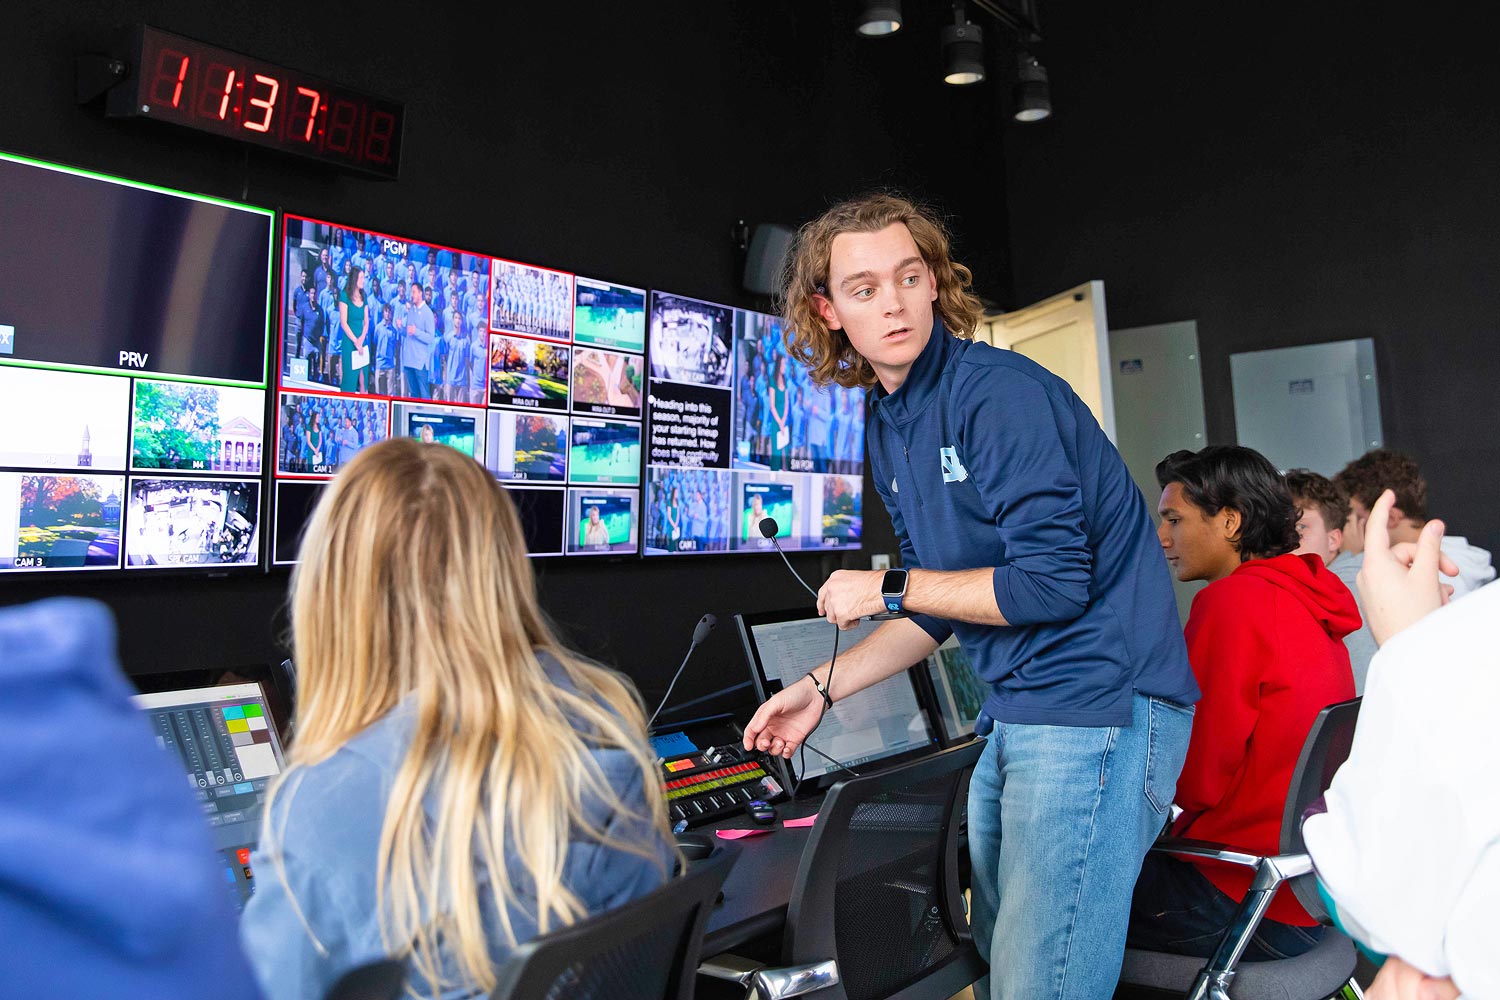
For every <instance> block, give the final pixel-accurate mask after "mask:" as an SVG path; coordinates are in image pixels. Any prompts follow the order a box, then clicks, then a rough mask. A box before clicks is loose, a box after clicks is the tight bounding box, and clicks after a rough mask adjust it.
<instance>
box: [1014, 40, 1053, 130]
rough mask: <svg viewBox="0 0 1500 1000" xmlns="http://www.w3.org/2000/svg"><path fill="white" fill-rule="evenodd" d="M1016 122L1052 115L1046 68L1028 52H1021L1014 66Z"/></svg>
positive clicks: (1043, 118) (1037, 120)
mask: <svg viewBox="0 0 1500 1000" xmlns="http://www.w3.org/2000/svg"><path fill="white" fill-rule="evenodd" d="M1014 97H1015V111H1014V112H1012V117H1014V118H1015V120H1016V121H1018V122H1039V121H1045V120H1046V119H1048V118H1051V117H1052V93H1051V90H1050V88H1049V87H1048V85H1047V70H1046V67H1044V66H1043V65H1042V64H1041V63H1039V62H1037V59H1036V56H1034V55H1032V54H1031V53H1030V52H1022V53H1021V57H1020V62H1019V64H1018V65H1017V67H1016V85H1015V90H1014Z"/></svg>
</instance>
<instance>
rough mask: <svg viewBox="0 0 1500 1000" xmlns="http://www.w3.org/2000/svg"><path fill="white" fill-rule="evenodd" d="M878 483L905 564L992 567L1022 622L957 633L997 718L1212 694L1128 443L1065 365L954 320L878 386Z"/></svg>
mask: <svg viewBox="0 0 1500 1000" xmlns="http://www.w3.org/2000/svg"><path fill="white" fill-rule="evenodd" d="M871 405H872V407H873V408H874V411H875V414H876V418H877V419H875V420H872V421H869V427H870V459H871V463H872V467H873V473H874V477H875V484H876V487H877V489H878V491H879V493H880V498H881V500H883V501H884V502H885V506H886V509H887V510H888V511H889V512H890V515H891V520H892V522H893V523H894V525H895V528H896V533H897V535H898V536H900V538H901V555H902V560H903V562H904V564H905V565H906V566H907V567H908V568H924V569H933V570H962V569H974V568H977V567H994V586H995V601H996V603H997V605H998V606H999V608H1000V612H1001V614H1003V615H1004V616H1005V620H1006V621H1007V622H1009V623H1010V624H1009V626H993V625H975V624H969V623H965V622H948V621H944V620H941V619H938V618H934V617H932V616H927V615H917V616H914V618H913V620H914V621H916V622H917V624H919V625H920V626H921V627H922V628H923V629H925V630H926V631H927V632H928V634H930V635H931V636H932V637H933V638H934V639H936V640H937V641H939V642H941V641H943V640H944V639H946V638H947V637H948V636H949V635H950V634H957V636H958V639H959V641H960V642H961V643H962V644H963V647H964V649H965V651H966V652H967V653H968V655H969V658H970V660H971V661H972V662H973V664H974V668H975V670H976V671H977V673H978V674H979V676H980V677H981V678H982V679H984V680H985V681H987V682H988V683H989V684H990V685H991V688H992V691H991V694H990V696H989V698H988V699H987V700H986V702H985V711H986V712H988V714H989V715H990V716H991V717H993V718H994V719H996V720H998V721H1001V722H1016V723H1031V724H1042V725H1061V726H1128V725H1129V724H1130V721H1131V696H1132V694H1134V693H1140V694H1143V695H1150V696H1154V697H1159V698H1165V699H1167V700H1170V701H1174V702H1178V703H1180V704H1185V705H1187V704H1192V703H1194V702H1196V701H1197V700H1198V686H1197V684H1196V683H1195V682H1194V680H1193V674H1192V670H1191V668H1190V667H1189V665H1188V659H1187V649H1186V647H1185V645H1184V643H1183V638H1182V627H1181V625H1180V624H1179V622H1178V619H1177V606H1176V603H1175V600H1174V598H1173V595H1172V584H1171V578H1170V576H1169V570H1168V569H1167V563H1166V560H1165V558H1163V556H1162V551H1161V545H1160V543H1159V542H1158V541H1157V538H1156V530H1155V528H1154V526H1153V525H1152V522H1151V515H1150V512H1149V511H1148V509H1147V507H1146V503H1145V500H1144V499H1143V498H1142V497H1141V493H1140V490H1138V489H1136V486H1135V483H1134V482H1133V481H1132V480H1131V478H1130V473H1129V472H1128V471H1127V470H1126V468H1125V463H1124V461H1123V460H1122V459H1121V458H1120V453H1119V452H1118V451H1116V450H1115V446H1114V445H1113V444H1112V443H1111V442H1110V441H1109V439H1108V438H1107V437H1105V435H1104V431H1103V430H1101V429H1100V427H1099V424H1098V422H1097V421H1096V420H1095V419H1094V416H1093V414H1092V413H1091V412H1090V411H1089V409H1088V407H1087V406H1085V405H1084V403H1083V401H1082V400H1080V399H1079V398H1078V396H1077V395H1076V394H1075V393H1074V392H1073V390H1072V388H1070V387H1069V386H1068V384H1067V383H1066V382H1064V381H1063V380H1062V379H1060V378H1058V377H1057V376H1056V375H1054V374H1052V373H1051V372H1049V371H1047V370H1046V369H1045V368H1043V367H1041V366H1040V365H1038V364H1036V363H1035V362H1033V361H1031V360H1029V359H1027V358H1025V357H1023V356H1021V355H1019V354H1016V353H1014V352H1012V351H1003V350H998V349H996V348H993V347H991V346H989V345H988V344H980V343H974V342H971V341H967V340H961V339H959V338H957V337H954V336H952V335H950V334H949V333H948V331H947V329H946V328H945V327H944V326H943V324H942V321H941V320H937V321H936V322H935V323H934V325H933V330H932V335H931V337H930V338H929V339H928V342H927V346H926V347H925V348H924V349H923V351H922V353H921V355H920V356H918V358H917V360H916V362H915V363H913V365H912V367H911V370H910V371H909V372H908V373H907V377H906V381H905V382H904V383H903V384H902V385H901V386H900V387H899V388H898V389H897V390H896V391H895V392H892V393H886V392H884V391H883V390H882V389H880V388H879V387H877V388H876V390H875V392H874V394H873V401H872V404H871Z"/></svg>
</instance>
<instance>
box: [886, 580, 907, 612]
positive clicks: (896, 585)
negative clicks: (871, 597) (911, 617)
mask: <svg viewBox="0 0 1500 1000" xmlns="http://www.w3.org/2000/svg"><path fill="white" fill-rule="evenodd" d="M880 597H881V599H882V600H884V601H885V609H886V610H887V611H893V612H899V611H900V610H901V601H902V598H904V597H906V570H904V569H888V570H886V571H885V577H884V579H882V580H881V581H880Z"/></svg>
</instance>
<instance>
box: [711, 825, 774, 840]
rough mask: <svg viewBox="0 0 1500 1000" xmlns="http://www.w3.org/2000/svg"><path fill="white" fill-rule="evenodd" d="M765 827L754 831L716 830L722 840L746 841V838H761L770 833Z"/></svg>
mask: <svg viewBox="0 0 1500 1000" xmlns="http://www.w3.org/2000/svg"><path fill="white" fill-rule="evenodd" d="M770 832H771V831H770V830H767V829H766V828H765V827H757V828H756V829H754V830H715V831H714V833H715V834H717V835H718V838H719V839H720V840H744V839H745V838H746V837H759V836H760V835H761V834H763V833H770Z"/></svg>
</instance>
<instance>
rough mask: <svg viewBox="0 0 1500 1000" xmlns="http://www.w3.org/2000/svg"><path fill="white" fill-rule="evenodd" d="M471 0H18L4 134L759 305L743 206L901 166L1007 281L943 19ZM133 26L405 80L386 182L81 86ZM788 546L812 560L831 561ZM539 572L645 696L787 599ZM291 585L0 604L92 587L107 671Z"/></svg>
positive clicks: (242, 649) (254, 620)
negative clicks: (741, 616) (134, 115)
mask: <svg viewBox="0 0 1500 1000" xmlns="http://www.w3.org/2000/svg"><path fill="white" fill-rule="evenodd" d="M480 6H481V5H469V4H460V3H453V2H447V3H429V4H423V5H419V6H416V7H411V6H409V5H397V4H374V5H365V6H361V7H360V8H359V9H358V11H357V12H355V11H354V10H353V9H351V8H348V7H347V6H339V5H327V4H324V5H317V4H306V3H296V4H291V3H280V2H273V3H270V4H257V5H254V6H252V7H244V6H241V5H234V4H203V3H196V2H185V0H177V2H161V3H145V2H135V3H124V2H121V3H68V4H57V3H43V2H36V0H20V2H12V3H10V4H8V5H7V7H6V12H5V18H4V20H5V22H6V23H5V30H4V31H3V32H0V94H4V95H6V99H5V100H4V101H3V102H0V148H4V149H7V150H10V151H13V152H18V153H23V154H26V155H31V156H37V157H42V158H47V159H53V160H58V161H62V162H65V163H73V164H78V165H81V166H86V167H90V168H95V169H99V170H105V171H110V172H113V173H117V174H121V175H124V176H127V177H133V178H139V179H144V180H149V181H152V182H156V183H160V184H166V185H171V186H175V187H180V188H185V189H187V190H192V191H201V192H206V193H210V194H217V195H223V196H227V197H234V198H241V199H244V200H247V201H250V202H252V203H255V204H261V205H270V206H275V207H278V208H282V209H284V210H286V211H291V212H298V213H306V214H310V215H314V216H317V217H320V218H327V219H330V220H333V221H338V222H344V223H348V224H350V225H356V226H365V227H369V228H373V229H378V230H381V231H384V232H389V233H392V234H395V235H399V236H409V237H411V238H413V239H422V240H431V241H434V242H439V243H445V244H449V245H452V246H456V247H459V248H463V249H472V250H475V251H479V252H490V253H495V254H497V255H503V256H509V257H514V258H517V259H520V260H526V261H533V262H536V263H540V264H547V265H552V266H556V267H562V268H567V269H572V270H577V271H579V272H582V273H586V274H590V275H595V276H599V277H604V278H611V279H615V280H619V281H623V282H627V283H630V284H634V285H638V286H643V287H656V288H662V289H666V290H670V291H677V292H682V293H685V294H690V295H695V296H700V297H703V298H708V299H714V300H718V301H724V302H729V303H732V304H737V305H743V306H750V307H761V308H765V307H766V306H767V305H768V303H765V302H758V301H755V300H754V299H751V298H748V297H746V295H745V294H744V293H742V292H741V291H740V290H739V287H738V267H739V261H738V260H737V258H736V253H735V250H734V248H733V247H732V246H731V243H730V240H729V236H728V233H729V229H730V226H731V224H732V223H733V222H734V221H735V220H736V219H740V218H743V219H747V220H750V221H759V220H777V221H785V222H791V223H797V222H801V221H803V220H805V219H806V218H809V217H810V216H812V215H814V214H816V212H817V211H819V210H820V209H821V208H822V207H823V206H824V205H825V204H827V203H828V202H830V201H831V200H834V199H836V198H839V197H842V196H845V195H848V194H851V193H855V192H858V191H860V190H863V189H866V188H868V187H871V186H875V185H896V186H900V187H904V188H906V189H908V190H911V191H914V192H915V193H917V194H918V195H919V196H921V197H924V198H926V199H929V200H931V201H933V202H934V203H935V204H936V205H937V206H938V207H940V208H941V209H942V210H944V211H945V212H947V213H949V214H950V215H951V216H952V217H953V218H954V220H955V228H956V229H957V237H958V244H959V252H960V253H961V254H962V255H963V257H964V259H966V260H968V261H969V262H970V263H971V264H972V265H973V266H974V269H975V271H976V274H977V276H978V284H979V287H980V290H981V291H982V292H985V293H986V294H988V295H990V296H991V297H1000V296H1002V295H1003V294H1004V293H1005V289H1006V288H1007V283H1008V281H1009V274H1008V272H1007V270H1006V268H1007V263H1006V249H1005V248H1006V231H1005V218H1004V205H1003V199H1002V196H1001V192H1002V190H1003V186H1004V178H1003V168H1002V160H1001V155H1000V145H999V132H998V130H997V128H996V127H995V126H994V121H995V115H994V108H993V105H994V102H995V100H996V94H995V92H994V90H993V88H979V90H978V91H977V92H960V93H955V92H952V91H949V90H945V89H944V88H943V86H942V84H941V83H940V82H936V79H937V76H938V54H937V43H936V40H935V38H936V22H935V21H933V23H931V24H926V23H923V22H924V18H936V17H938V16H939V15H938V13H932V14H929V13H927V12H924V11H917V10H914V11H912V12H911V13H910V14H909V16H910V17H911V18H912V22H913V23H912V24H911V25H910V27H911V29H912V30H911V31H910V32H909V33H905V34H903V35H901V36H897V37H896V38H893V39H888V40H881V41H877V42H871V41H867V40H862V39H857V38H856V37H855V35H854V32H853V30H852V21H851V18H852V11H851V10H850V9H848V8H852V6H853V5H852V4H846V3H838V4H829V5H825V4H809V3H800V2H796V0H779V2H752V0H736V2H726V3H718V2H715V3H701V2H693V3H687V2H681V3H646V4H634V5H626V6H621V5H618V4H603V3H580V4H568V5H562V4H556V5H548V4H529V5H526V6H525V7H524V8H522V7H519V6H516V5H511V4H503V5H502V4H495V5H482V6H484V7H488V8H491V9H492V11H491V12H484V13H476V11H477V10H479V9H480ZM909 6H915V5H909ZM136 20H148V21H149V22H150V23H152V24H154V25H156V26H158V27H161V28H165V29H167V30H171V31H176V32H179V33H181V34H185V35H189V36H192V37H196V38H200V39H203V40H204V41H208V42H212V43H215V44H219V45H223V46H226V47H229V48H234V49H237V50H240V51H244V52H247V53H250V54H253V55H257V56H260V57H262V58H265V59H268V60H270V61H273V62H278V63H281V64H284V65H288V66H294V67H297V68H299V69H304V70H307V71H309V72H314V73H317V74H320V75H322V76H325V77H329V78H332V79H334V80H337V81H340V82H343V83H347V84H349V85H352V86H355V87H358V88H361V89H365V90H369V91H373V92H376V93H380V94H383V95H387V96H390V97H393V98H397V99H400V100H403V101H405V102H406V106H407V114H408V124H407V131H406V134H405V146H404V162H403V167H402V175H401V180H400V182H399V183H394V184H383V183H379V182H375V181H367V180H364V179H361V178H357V177H350V176H340V175H337V174H333V173H330V172H327V171H325V170H323V169H321V168H318V167H315V166H310V165H308V164H305V163H303V162H302V161H299V160H295V159H289V158H285V157H281V156H277V155H274V154H271V153H265V152H260V151H256V150H250V151H248V152H247V151H246V149H244V148H241V147H239V146H235V145H233V144H229V143H226V142H222V141H218V140H215V139H212V138H209V137H200V136H198V135H196V134H194V133H190V132H186V131H180V130H174V129H173V128H171V127H170V126H160V125H156V124H155V123H142V122H134V121H131V122H119V121H107V120H104V119H103V118H101V117H100V116H99V115H98V114H96V113H93V112H90V111H86V110H83V109H80V108H78V107H75V106H74V104H73V102H72V89H73V68H72V59H73V56H74V55H75V54H76V53H80V52H88V51H97V50H99V49H100V48H101V46H102V45H103V43H104V42H105V41H106V39H107V38H108V37H109V34H110V32H111V30H112V29H114V28H117V27H122V26H124V25H126V24H129V23H130V22H132V21H136ZM4 238H7V239H13V238H16V236H15V235H14V234H4ZM865 497H866V499H867V503H866V508H865V517H866V525H867V536H868V538H869V539H870V549H871V550H873V551H891V550H893V549H894V547H895V545H894V542H893V540H892V536H891V530H890V525H889V522H888V521H887V520H886V518H885V515H884V511H883V510H881V509H880V505H879V502H878V499H877V498H876V496H875V493H874V491H873V489H871V488H870V487H869V486H868V485H867V487H866V490H865ZM795 561H796V563H797V564H798V566H799V569H800V570H801V571H802V572H803V574H804V575H808V576H811V577H814V578H821V576H822V574H824V573H826V572H828V571H830V570H831V569H833V568H835V567H836V566H837V565H838V564H839V563H838V561H837V560H836V559H834V558H820V557H817V556H799V557H795ZM847 562H848V563H849V564H850V565H851V566H854V565H864V566H867V565H868V562H867V561H866V560H865V558H864V555H863V554H855V555H851V556H849V557H848V558H847ZM537 570H538V574H539V577H540V581H541V591H542V595H543V603H544V605H545V607H546V608H547V609H548V611H549V612H550V613H551V614H552V615H553V616H554V617H555V618H556V620H557V621H558V622H559V624H560V625H561V626H562V628H563V630H564V632H565V633H566V634H567V635H568V636H569V637H570V638H571V639H572V641H573V642H575V644H577V645H578V646H579V647H580V648H582V649H583V650H584V651H586V652H588V653H591V654H593V655H596V656H599V657H601V658H603V659H605V660H606V661H609V662H612V663H615V664H617V665H619V666H621V667H622V668H624V669H625V670H627V671H628V672H629V673H631V674H632V675H633V676H635V677H636V678H637V680H638V682H639V683H640V685H641V687H642V689H643V691H644V692H645V694H646V695H647V697H648V698H650V699H651V700H653V701H654V699H655V696H657V695H658V694H659V693H660V691H661V690H662V689H663V687H664V685H665V682H666V678H667V676H668V675H669V674H670V672H671V671H672V669H674V668H675V667H676V664H677V662H678V660H679V659H680V657H681V655H682V650H683V648H684V647H685V645H686V642H687V639H688V636H689V634H690V633H691V631H692V626H693V623H694V622H695V621H696V620H697V618H698V616H699V615H701V614H702V613H703V612H705V611H713V612H715V613H717V614H719V615H720V617H721V619H723V621H722V624H721V626H720V628H719V630H718V632H717V633H716V635H715V636H714V637H713V638H712V639H711V640H710V643H709V645H708V646H706V647H705V649H704V650H703V652H702V653H701V654H700V656H703V659H702V660H701V661H700V662H699V663H698V665H697V669H696V670H695V671H694V672H692V674H691V675H690V676H689V678H687V679H686V680H685V681H684V683H683V684H682V685H681V686H680V687H679V689H678V690H679V692H680V695H679V697H684V698H691V697H693V696H694V695H697V694H702V693H704V692H708V691H711V690H714V689H715V688H718V687H720V686H723V685H726V684H730V683H737V682H739V681H741V680H743V679H744V678H745V676H746V675H745V673H744V667H743V665H742V662H741V659H740V654H739V651H738V646H737V643H736V641H735V639H734V636H733V628H732V623H731V622H729V621H728V620H727V616H728V615H730V614H732V613H733V612H735V611H741V610H767V609H772V608H778V607H787V606H795V605H797V604H800V603H803V602H802V599H801V598H799V596H798V595H799V594H800V593H801V591H800V588H798V587H797V586H796V584H795V583H794V582H792V581H791V579H790V578H789V576H788V575H787V574H786V571H785V569H784V567H782V566H781V564H780V562H779V560H775V559H774V557H761V556H747V557H741V558H737V559H736V558H712V557H706V558H701V559H697V560H687V561H681V562H661V561H652V562H645V563H642V562H638V561H630V562H616V563H612V564H600V563H597V562H588V561H580V562H576V563H572V562H557V561H551V562H548V563H545V564H538V565H537ZM286 582H287V581H286V577H285V575H284V574H273V575H271V576H268V577H260V578H242V579H234V580H207V579H202V578H197V579H184V578H178V579H167V578H155V579H148V580H142V579H140V578H135V579H131V580H117V579H115V580H100V579H97V578H95V579H91V580H87V581H80V580H78V579H77V578H74V579H66V578H59V577H47V578H42V577H32V578H24V579H16V578H11V579H8V580H0V603H15V602H19V601H24V600H30V599H34V598H37V597H42V596H49V595H54V594H81V595H86V596H92V597H97V598H100V599H102V600H104V601H107V602H108V603H109V604H110V605H111V606H113V607H114V609H115V610H116V613H117V615H118V617H119V619H120V628H121V654H122V658H123V659H124V661H125V664H126V667H127V669H128V670H130V671H132V672H136V673H144V672H148V671H160V670H173V669H185V668H196V667H202V666H214V665H234V664H241V663H252V662H264V661H269V660H273V659H279V658H280V656H281V655H283V654H282V652H281V647H282V643H281V639H282V633H283V632H284V630H285V622H284V620H283V619H281V617H280V609H281V607H282V604H283V601H284V598H285V590H286ZM705 654H706V655H705Z"/></svg>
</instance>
